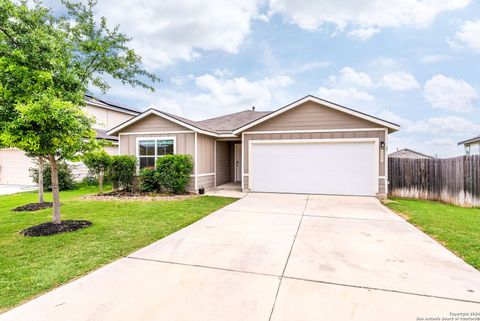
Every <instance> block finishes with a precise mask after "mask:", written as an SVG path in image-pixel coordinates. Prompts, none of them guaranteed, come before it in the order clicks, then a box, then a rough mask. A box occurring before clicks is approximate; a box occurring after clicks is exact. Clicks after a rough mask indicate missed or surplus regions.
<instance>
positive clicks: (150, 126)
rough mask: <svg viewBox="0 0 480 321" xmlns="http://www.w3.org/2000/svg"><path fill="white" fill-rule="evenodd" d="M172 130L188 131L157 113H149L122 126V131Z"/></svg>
mask: <svg viewBox="0 0 480 321" xmlns="http://www.w3.org/2000/svg"><path fill="white" fill-rule="evenodd" d="M172 131H173V132H174V131H189V129H188V128H186V127H183V126H180V125H178V124H176V123H173V122H171V121H169V120H167V119H164V118H162V117H159V116H157V115H149V116H146V117H145V118H143V119H140V120H139V121H137V122H135V123H134V124H131V125H130V126H128V127H126V128H123V129H122V133H124V132H172Z"/></svg>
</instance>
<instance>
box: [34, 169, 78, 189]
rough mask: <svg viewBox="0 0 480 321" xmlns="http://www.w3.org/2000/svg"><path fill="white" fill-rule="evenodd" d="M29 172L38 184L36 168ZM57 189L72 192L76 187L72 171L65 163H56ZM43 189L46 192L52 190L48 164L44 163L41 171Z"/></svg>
mask: <svg viewBox="0 0 480 321" xmlns="http://www.w3.org/2000/svg"><path fill="white" fill-rule="evenodd" d="M29 171H30V176H31V177H32V179H33V181H34V182H35V183H37V184H38V168H37V167H33V168H30V169H29ZM58 187H59V189H60V190H61V191H67V190H72V189H76V188H77V187H78V185H77V184H76V183H75V180H74V179H73V175H72V170H71V169H70V167H69V166H68V165H67V163H65V162H58ZM43 189H44V190H46V191H51V190H52V174H51V168H50V164H49V163H48V162H45V168H44V170H43Z"/></svg>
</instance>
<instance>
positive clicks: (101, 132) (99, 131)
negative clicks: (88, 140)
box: [95, 128, 118, 142]
mask: <svg viewBox="0 0 480 321" xmlns="http://www.w3.org/2000/svg"><path fill="white" fill-rule="evenodd" d="M95 132H96V133H97V136H96V138H97V139H106V140H111V141H115V142H118V137H117V136H109V135H107V131H106V130H104V129H98V128H95Z"/></svg>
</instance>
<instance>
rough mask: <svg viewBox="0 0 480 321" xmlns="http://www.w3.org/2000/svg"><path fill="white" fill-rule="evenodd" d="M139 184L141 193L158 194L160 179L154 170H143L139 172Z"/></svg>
mask: <svg viewBox="0 0 480 321" xmlns="http://www.w3.org/2000/svg"><path fill="white" fill-rule="evenodd" d="M140 176H141V183H140V190H141V191H142V192H159V191H160V187H161V185H160V179H159V177H158V176H159V175H158V172H157V170H156V169H153V168H144V169H142V171H141V172H140Z"/></svg>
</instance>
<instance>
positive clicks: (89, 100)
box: [85, 94, 141, 115]
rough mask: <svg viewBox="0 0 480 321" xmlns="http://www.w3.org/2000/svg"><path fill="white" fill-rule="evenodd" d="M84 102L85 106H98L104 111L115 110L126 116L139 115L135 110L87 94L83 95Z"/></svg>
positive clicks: (138, 111)
mask: <svg viewBox="0 0 480 321" xmlns="http://www.w3.org/2000/svg"><path fill="white" fill-rule="evenodd" d="M85 101H86V102H87V104H90V105H94V106H98V107H102V108H106V109H112V110H117V111H120V112H123V113H127V114H132V115H138V114H140V113H141V112H140V110H137V109H135V108H132V107H127V106H124V105H120V104H118V103H113V102H111V101H108V100H105V99H103V98H102V99H100V98H97V97H94V96H92V95H89V94H87V95H85Z"/></svg>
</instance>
